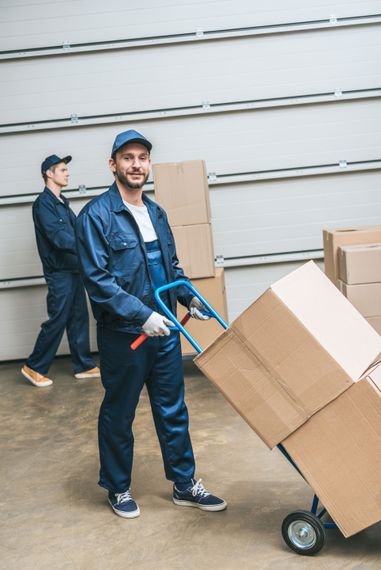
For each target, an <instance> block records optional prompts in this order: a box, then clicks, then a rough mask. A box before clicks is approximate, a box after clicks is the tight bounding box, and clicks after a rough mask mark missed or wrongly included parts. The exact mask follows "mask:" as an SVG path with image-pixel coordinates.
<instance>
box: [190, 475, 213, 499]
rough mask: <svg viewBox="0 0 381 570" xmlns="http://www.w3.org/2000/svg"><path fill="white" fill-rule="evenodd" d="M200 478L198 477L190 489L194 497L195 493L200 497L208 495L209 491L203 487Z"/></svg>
mask: <svg viewBox="0 0 381 570" xmlns="http://www.w3.org/2000/svg"><path fill="white" fill-rule="evenodd" d="M201 481H202V479H199V480H198V481H196V483H195V484H194V485H193V487H192V489H191V491H192V495H193V496H194V497H196V496H197V495H199V496H200V497H209V495H210V493H208V491H207V490H206V489H205V487H204V485H203V484H202V483H201Z"/></svg>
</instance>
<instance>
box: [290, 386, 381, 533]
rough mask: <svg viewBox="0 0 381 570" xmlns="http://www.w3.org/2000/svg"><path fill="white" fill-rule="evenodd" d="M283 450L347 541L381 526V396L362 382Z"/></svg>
mask: <svg viewBox="0 0 381 570" xmlns="http://www.w3.org/2000/svg"><path fill="white" fill-rule="evenodd" d="M283 446H284V448H285V449H286V450H287V452H288V453H289V454H290V456H291V457H292V459H293V461H295V463H296V465H297V466H298V468H299V469H300V470H301V472H302V474H303V476H304V477H305V479H306V480H307V482H308V483H309V484H310V485H311V487H312V488H313V490H314V491H315V493H316V494H317V496H318V497H319V499H320V500H321V502H322V504H323V505H324V506H325V508H326V509H327V511H328V513H329V514H330V516H331V517H332V519H333V520H334V521H335V522H336V524H337V525H338V527H339V528H340V530H341V532H342V533H343V534H344V536H347V537H348V536H351V535H353V534H355V533H357V532H359V531H360V530H363V529H364V528H367V527H369V526H370V525H372V524H374V523H377V522H379V521H380V520H381V392H380V390H379V388H377V386H376V384H375V383H374V382H372V381H371V380H370V379H369V380H367V379H363V380H360V381H359V382H357V383H356V384H354V385H352V386H351V387H350V388H349V389H348V390H346V391H345V392H344V393H343V394H341V395H340V396H339V397H338V398H337V399H335V400H333V401H332V402H331V403H329V404H328V405H327V406H326V407H324V408H323V409H322V410H320V411H319V412H318V413H317V414H315V415H314V416H312V417H311V418H310V419H309V420H308V421H307V422H306V423H305V424H304V425H303V426H302V427H300V428H299V429H298V430H296V431H295V432H294V433H293V434H291V435H290V436H289V437H288V438H287V439H286V440H285V441H283Z"/></svg>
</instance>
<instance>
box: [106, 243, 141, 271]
mask: <svg viewBox="0 0 381 570" xmlns="http://www.w3.org/2000/svg"><path fill="white" fill-rule="evenodd" d="M138 244H139V242H138V240H137V238H136V237H134V236H129V235H125V234H114V235H112V236H111V237H110V269H111V271H112V272H114V274H115V277H121V278H125V279H127V280H130V279H131V277H132V274H133V272H134V271H135V270H136V268H137V267H138V265H139V264H140V263H142V258H141V254H140V248H139V247H138Z"/></svg>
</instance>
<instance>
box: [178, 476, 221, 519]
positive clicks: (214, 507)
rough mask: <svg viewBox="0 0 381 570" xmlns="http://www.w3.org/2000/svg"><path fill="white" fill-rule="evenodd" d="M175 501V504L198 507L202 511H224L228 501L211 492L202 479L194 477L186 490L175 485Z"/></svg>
mask: <svg viewBox="0 0 381 570" xmlns="http://www.w3.org/2000/svg"><path fill="white" fill-rule="evenodd" d="M173 502H174V503H175V505H180V506H183V507H197V508H198V509H201V510H202V511H223V510H224V509H226V507H227V506H228V505H227V502H226V501H224V499H220V498H219V497H216V496H215V495H212V494H211V493H209V492H208V491H207V490H206V489H205V488H204V485H202V483H201V479H199V480H198V481H196V480H195V479H192V481H191V483H190V485H189V487H188V488H187V489H186V490H185V491H179V489H178V488H177V487H176V484H174V485H173Z"/></svg>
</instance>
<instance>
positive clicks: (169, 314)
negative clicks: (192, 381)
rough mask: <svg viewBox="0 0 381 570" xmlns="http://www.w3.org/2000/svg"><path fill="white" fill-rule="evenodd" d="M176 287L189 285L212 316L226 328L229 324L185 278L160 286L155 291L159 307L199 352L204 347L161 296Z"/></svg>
mask: <svg viewBox="0 0 381 570" xmlns="http://www.w3.org/2000/svg"><path fill="white" fill-rule="evenodd" d="M175 287H187V288H188V289H189V290H190V291H191V292H192V293H193V295H194V296H195V297H197V298H198V299H199V300H200V301H201V303H202V304H203V305H204V307H205V308H206V309H207V310H208V314H209V316H210V317H214V318H215V319H216V320H217V321H218V322H219V323H220V325H221V326H222V327H223V328H224V329H227V328H228V324H227V323H225V321H224V320H223V319H222V318H221V317H220V315H219V314H218V313H217V311H216V310H215V309H213V307H212V306H211V305H209V303H208V301H207V300H206V299H204V297H203V296H202V295H201V294H200V293H199V292H198V291H197V289H195V288H194V287H193V285H192V284H191V283H190V282H189V281H185V279H181V280H179V281H173V283H168V285H163V286H162V287H158V288H157V289H156V291H155V299H156V301H157V303H158V305H159V307H160V308H161V309H162V310H163V311H164V313H165V314H166V315H167V317H168V319H169V320H170V321H172V322H173V323H174V324H175V327H174V328H175V329H176V330H179V331H180V332H181V333H182V334H183V335H184V336H185V338H186V339H187V340H188V341H189V342H190V343H191V345H192V346H193V348H194V349H195V350H196V351H197V352H198V353H200V352H202V348H201V346H200V345H199V344H197V342H196V341H195V340H194V339H193V338H192V336H191V335H190V334H189V332H188V331H187V330H186V329H185V328H184V327H183V325H182V324H181V323H180V321H179V320H178V319H177V318H176V317H175V315H174V314H173V313H172V312H171V311H170V309H168V307H167V305H166V304H165V303H164V301H162V299H161V298H160V294H161V293H164V292H165V291H168V289H173V288H175Z"/></svg>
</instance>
